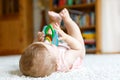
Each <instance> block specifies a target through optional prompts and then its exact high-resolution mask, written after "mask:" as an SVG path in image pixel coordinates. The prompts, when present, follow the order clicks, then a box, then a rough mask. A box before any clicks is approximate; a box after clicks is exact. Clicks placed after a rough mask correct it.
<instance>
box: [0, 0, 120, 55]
mask: <svg viewBox="0 0 120 80" xmlns="http://www.w3.org/2000/svg"><path fill="white" fill-rule="evenodd" d="M63 8H67V9H68V10H69V12H70V16H71V18H72V19H73V20H74V21H75V22H76V23H77V24H78V26H79V28H80V30H81V33H82V36H83V38H84V42H85V47H86V51H87V53H91V54H111V53H119V52H120V30H119V28H120V22H119V21H120V1H119V0H0V55H10V54H21V53H22V52H23V50H24V49H25V48H26V47H27V46H28V45H29V44H31V43H32V42H33V41H34V39H36V37H37V32H38V31H42V28H43V27H44V26H45V25H47V24H49V22H50V20H49V17H48V14H47V11H48V10H52V11H55V12H58V13H59V12H60V11H61V10H62V9H63ZM73 27H74V26H73ZM61 28H62V29H63V30H64V31H66V29H65V27H64V23H61Z"/></svg>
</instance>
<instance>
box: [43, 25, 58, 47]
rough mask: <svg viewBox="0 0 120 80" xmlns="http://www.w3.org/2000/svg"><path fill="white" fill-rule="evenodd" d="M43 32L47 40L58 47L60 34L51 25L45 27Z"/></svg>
mask: <svg viewBox="0 0 120 80" xmlns="http://www.w3.org/2000/svg"><path fill="white" fill-rule="evenodd" d="M49 30H51V32H52V34H50V33H49ZM43 32H44V34H45V40H48V41H49V42H52V44H55V45H56V46H58V34H57V32H56V30H55V29H54V28H53V27H52V25H51V24H49V25H46V26H44V28H43Z"/></svg>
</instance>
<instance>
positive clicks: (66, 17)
mask: <svg viewBox="0 0 120 80" xmlns="http://www.w3.org/2000/svg"><path fill="white" fill-rule="evenodd" d="M59 14H60V16H61V17H62V19H63V20H64V21H65V22H66V21H69V20H71V18H70V14H69V12H68V10H67V9H66V8H64V9H63V10H62V11H61V12H60V13H59Z"/></svg>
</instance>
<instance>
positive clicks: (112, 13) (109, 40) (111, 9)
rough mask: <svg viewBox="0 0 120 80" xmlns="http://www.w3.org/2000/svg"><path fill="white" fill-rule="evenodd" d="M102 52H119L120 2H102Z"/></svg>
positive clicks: (110, 0)
mask: <svg viewBox="0 0 120 80" xmlns="http://www.w3.org/2000/svg"><path fill="white" fill-rule="evenodd" d="M102 52H120V0H102Z"/></svg>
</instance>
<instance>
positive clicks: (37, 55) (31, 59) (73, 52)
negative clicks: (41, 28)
mask: <svg viewBox="0 0 120 80" xmlns="http://www.w3.org/2000/svg"><path fill="white" fill-rule="evenodd" d="M48 14H49V16H50V19H51V20H52V23H51V25H53V27H54V29H55V30H56V31H57V32H58V34H59V36H60V37H59V40H62V41H63V42H62V43H61V42H59V44H58V46H55V45H53V44H51V43H49V42H46V41H44V33H43V32H38V42H33V43H32V44H31V45H29V46H28V47H27V48H26V49H25V51H24V53H23V54H22V56H21V58H20V63H19V66H20V70H21V72H22V73H23V74H24V75H28V76H33V77H44V76H48V75H50V74H51V73H53V72H56V71H61V72H67V71H70V70H72V69H77V68H79V67H80V65H81V62H82V59H83V58H84V56H85V47H84V41H83V38H82V36H81V32H80V30H79V27H78V26H77V24H76V23H75V22H74V21H73V20H72V19H71V18H70V15H69V12H68V10H67V9H63V10H62V11H61V12H60V13H55V12H53V11H49V12H48ZM61 20H63V21H64V25H65V27H66V29H67V34H66V33H65V32H64V31H63V30H62V29H61V28H60V22H61Z"/></svg>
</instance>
